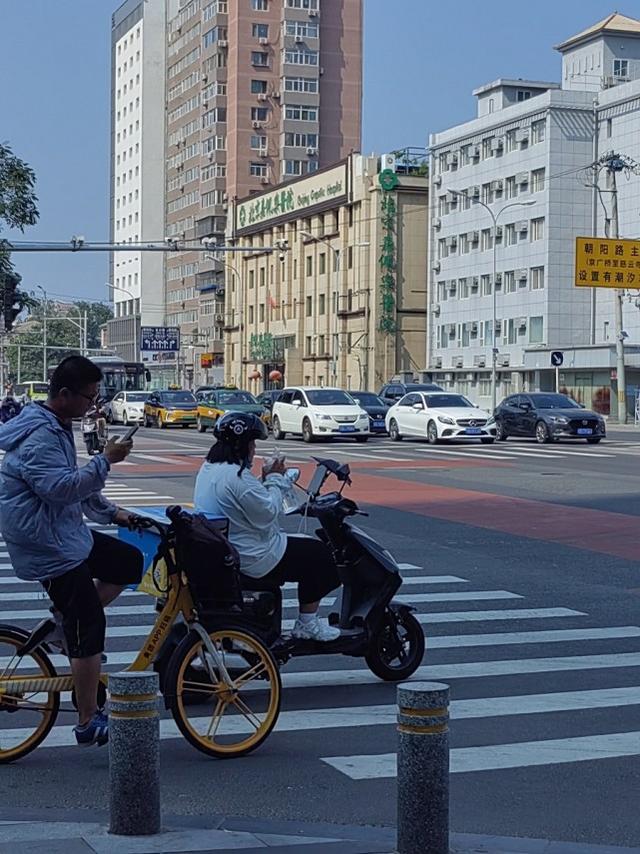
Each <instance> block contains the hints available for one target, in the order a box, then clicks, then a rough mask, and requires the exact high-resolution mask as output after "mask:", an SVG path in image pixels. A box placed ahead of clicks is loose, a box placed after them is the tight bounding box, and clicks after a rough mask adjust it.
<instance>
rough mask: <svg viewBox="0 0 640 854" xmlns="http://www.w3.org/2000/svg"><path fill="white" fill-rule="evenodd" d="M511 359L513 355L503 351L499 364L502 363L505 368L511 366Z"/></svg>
mask: <svg viewBox="0 0 640 854" xmlns="http://www.w3.org/2000/svg"><path fill="white" fill-rule="evenodd" d="M510 361H511V357H510V356H509V354H508V353H503V354H502V355H499V356H498V364H500V365H502V367H503V368H508V367H509V362H510Z"/></svg>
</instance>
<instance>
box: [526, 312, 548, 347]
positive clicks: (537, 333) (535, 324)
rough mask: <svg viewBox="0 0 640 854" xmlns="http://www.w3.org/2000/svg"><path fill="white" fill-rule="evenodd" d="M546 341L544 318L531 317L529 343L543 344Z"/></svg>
mask: <svg viewBox="0 0 640 854" xmlns="http://www.w3.org/2000/svg"><path fill="white" fill-rule="evenodd" d="M543 342H544V318H543V317H530V318H529V344H542V343H543Z"/></svg>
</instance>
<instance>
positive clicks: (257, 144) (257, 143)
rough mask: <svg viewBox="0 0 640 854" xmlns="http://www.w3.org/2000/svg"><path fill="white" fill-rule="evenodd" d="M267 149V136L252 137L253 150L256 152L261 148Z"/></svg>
mask: <svg viewBox="0 0 640 854" xmlns="http://www.w3.org/2000/svg"><path fill="white" fill-rule="evenodd" d="M266 147H267V137H266V136H255V135H254V136H252V137H251V148H252V149H254V150H255V151H259V150H260V149H261V148H266Z"/></svg>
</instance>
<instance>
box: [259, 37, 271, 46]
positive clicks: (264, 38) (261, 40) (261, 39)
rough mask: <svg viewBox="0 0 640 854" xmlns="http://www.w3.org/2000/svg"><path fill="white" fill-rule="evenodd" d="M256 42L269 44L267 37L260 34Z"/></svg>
mask: <svg viewBox="0 0 640 854" xmlns="http://www.w3.org/2000/svg"><path fill="white" fill-rule="evenodd" d="M258 44H269V39H268V38H267V37H266V36H260V38H259V39H258Z"/></svg>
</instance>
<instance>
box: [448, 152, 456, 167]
mask: <svg viewBox="0 0 640 854" xmlns="http://www.w3.org/2000/svg"><path fill="white" fill-rule="evenodd" d="M445 162H446V164H447V166H455V165H456V164H457V162H458V155H457V153H456V152H455V151H450V152H449V153H448V154H447V156H446V158H445Z"/></svg>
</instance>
